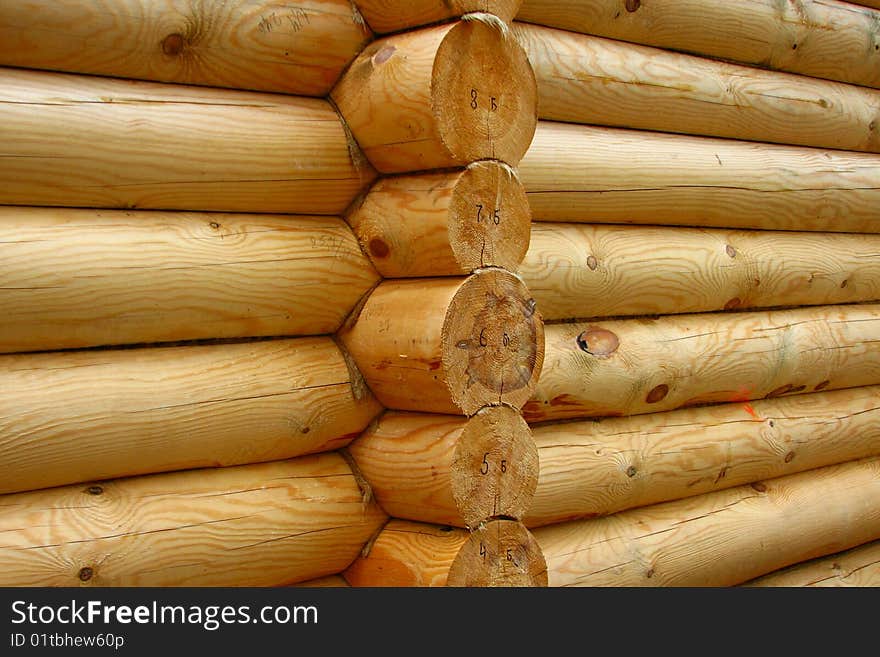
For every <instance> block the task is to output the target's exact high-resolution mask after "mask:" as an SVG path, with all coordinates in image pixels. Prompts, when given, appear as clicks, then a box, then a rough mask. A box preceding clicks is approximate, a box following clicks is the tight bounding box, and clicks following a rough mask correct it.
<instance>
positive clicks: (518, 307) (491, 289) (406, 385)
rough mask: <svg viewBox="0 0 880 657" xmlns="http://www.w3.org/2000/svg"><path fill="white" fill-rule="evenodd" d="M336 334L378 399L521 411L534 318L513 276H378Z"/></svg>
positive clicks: (420, 407)
mask: <svg viewBox="0 0 880 657" xmlns="http://www.w3.org/2000/svg"><path fill="white" fill-rule="evenodd" d="M339 337H340V339H341V340H342V342H343V343H344V344H345V346H346V348H347V349H348V351H349V352H350V353H351V355H352V357H353V358H354V360H355V362H356V363H357V365H358V369H359V370H360V371H361V372H362V373H363V376H364V378H365V379H366V381H367V384H368V385H369V386H370V389H371V390H372V391H373V393H374V394H375V395H376V397H377V399H378V400H379V401H380V402H381V403H382V405H383V406H385V407H386V408H390V409H395V410H404V411H425V412H431V413H453V414H461V413H464V414H465V415H472V414H474V413H476V412H477V411H478V410H479V409H481V408H482V407H483V406H487V405H500V404H508V405H510V406H513V407H514V408H517V409H518V408H521V407H522V405H523V404H524V403H525V402H526V401H527V400H528V399H529V397H531V395H532V393H533V392H534V389H535V385H536V383H537V378H538V376H539V374H540V372H541V365H542V363H543V361H544V325H543V322H542V321H541V316H540V314H539V313H537V312H536V311H535V303H534V302H533V300H532V299H531V296H530V295H529V291H528V289H527V288H526V287H525V285H523V283H522V281H521V280H520V279H519V278H517V277H516V276H515V275H514V274H511V273H509V272H507V271H505V270H502V269H481V270H478V271H477V272H476V273H474V274H472V275H470V276H468V277H465V278H452V277H449V278H420V279H401V280H393V281H392V280H386V281H383V282H382V283H381V284H380V285H379V286H378V287H377V288H376V289H375V290H374V291H373V292H372V293H371V294H370V296H369V298H368V299H367V300H366V301H365V302H364V304H363V306H362V307H361V308H360V309H359V310H358V311H357V312H355V313H353V314H352V317H351V318H350V319H349V320H348V321H347V323H346V326H344V327H343V329H342V330H341V332H340V333H339Z"/></svg>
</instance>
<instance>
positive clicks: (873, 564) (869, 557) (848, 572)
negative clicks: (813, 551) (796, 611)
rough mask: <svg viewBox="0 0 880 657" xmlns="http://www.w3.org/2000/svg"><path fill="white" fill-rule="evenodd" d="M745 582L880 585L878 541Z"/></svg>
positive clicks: (879, 544) (797, 584)
mask: <svg viewBox="0 0 880 657" xmlns="http://www.w3.org/2000/svg"><path fill="white" fill-rule="evenodd" d="M746 586H816V587H820V586H821V587H843V586H847V587H850V586H858V587H866V586H870V587H875V588H876V587H878V586H880V541H874V542H873V543H868V544H867V545H862V546H860V547H857V548H853V549H852V550H847V551H846V552H841V553H839V554H832V555H831V556H829V557H822V558H820V559H814V560H812V561H807V562H806V563H800V564H797V565H794V566H789V567H788V568H786V569H784V570H780V571H777V572H775V573H770V574H769V575H764V576H763V577H759V578H758V579H755V580H752V581H751V582H748V583H747V584H746Z"/></svg>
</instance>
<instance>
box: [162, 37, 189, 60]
mask: <svg viewBox="0 0 880 657" xmlns="http://www.w3.org/2000/svg"><path fill="white" fill-rule="evenodd" d="M185 45H186V40H185V39H184V38H183V35H182V34H177V33H175V34H169V35H168V36H167V37H165V38H164V39H162V52H164V53H165V54H166V55H169V56H171V57H173V56H175V55H179V54H180V53H181V52H183V47H184V46H185Z"/></svg>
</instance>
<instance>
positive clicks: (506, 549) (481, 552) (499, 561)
mask: <svg viewBox="0 0 880 657" xmlns="http://www.w3.org/2000/svg"><path fill="white" fill-rule="evenodd" d="M446 585H447V586H474V587H501V586H520V587H545V586H547V562H546V561H545V560H544V554H543V552H542V551H541V548H540V546H539V545H538V542H537V541H536V540H535V539H534V537H533V536H532V535H531V534H530V533H529V530H527V529H526V528H525V526H524V525H522V524H521V523H519V522H515V521H513V520H493V521H492V522H489V523H486V524H485V525H482V526H480V527H478V528H477V529H476V530H475V531H474V532H473V533H471V535H470V536H469V537H468V539H467V541H465V544H464V545H463V546H462V547H461V549H460V550H459V551H458V554H457V555H456V556H455V560H454V561H453V562H452V566H451V567H450V569H449V575H448V577H447V579H446Z"/></svg>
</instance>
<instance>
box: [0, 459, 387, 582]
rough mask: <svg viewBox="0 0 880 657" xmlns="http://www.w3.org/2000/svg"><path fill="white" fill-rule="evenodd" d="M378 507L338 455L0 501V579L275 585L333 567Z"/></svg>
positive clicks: (350, 555)
mask: <svg viewBox="0 0 880 657" xmlns="http://www.w3.org/2000/svg"><path fill="white" fill-rule="evenodd" d="M384 519H385V515H384V514H383V513H382V511H381V510H380V509H379V508H378V507H377V506H376V505H375V504H367V503H365V502H364V499H363V493H362V491H361V490H360V488H358V484H357V481H356V480H355V477H354V475H353V474H352V472H351V470H350V469H349V467H348V465H347V464H346V463H345V461H344V460H343V459H342V457H340V456H339V455H338V454H321V455H317V456H306V457H302V458H299V459H294V460H291V461H280V462H276V463H264V464H259V465H248V466H241V467H237V468H219V469H214V470H195V471H189V472H173V473H167V474H160V475H151V476H146V477H134V478H131V479H119V480H115V481H109V482H102V483H101V484H93V485H90V486H82V485H80V486H66V487H63V488H55V489H50V490H40V491H33V492H29V493H18V494H15V495H7V496H4V497H2V498H0V535H2V537H3V538H2V539H0V558H2V560H3V563H4V564H5V566H4V568H3V569H2V570H0V585H2V586H277V585H282V584H290V583H294V582H299V581H303V580H307V579H312V578H315V577H321V576H324V575H331V574H333V573H337V572H339V571H340V570H342V569H343V568H345V567H346V566H347V565H348V564H349V563H350V562H351V561H352V560H353V559H354V558H355V556H356V555H357V554H358V552H359V551H360V550H361V548H362V547H363V545H364V543H366V542H367V541H368V540H369V538H370V536H371V535H372V534H373V533H375V532H376V531H377V530H378V529H379V527H381V525H382V522H383V521H384Z"/></svg>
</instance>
